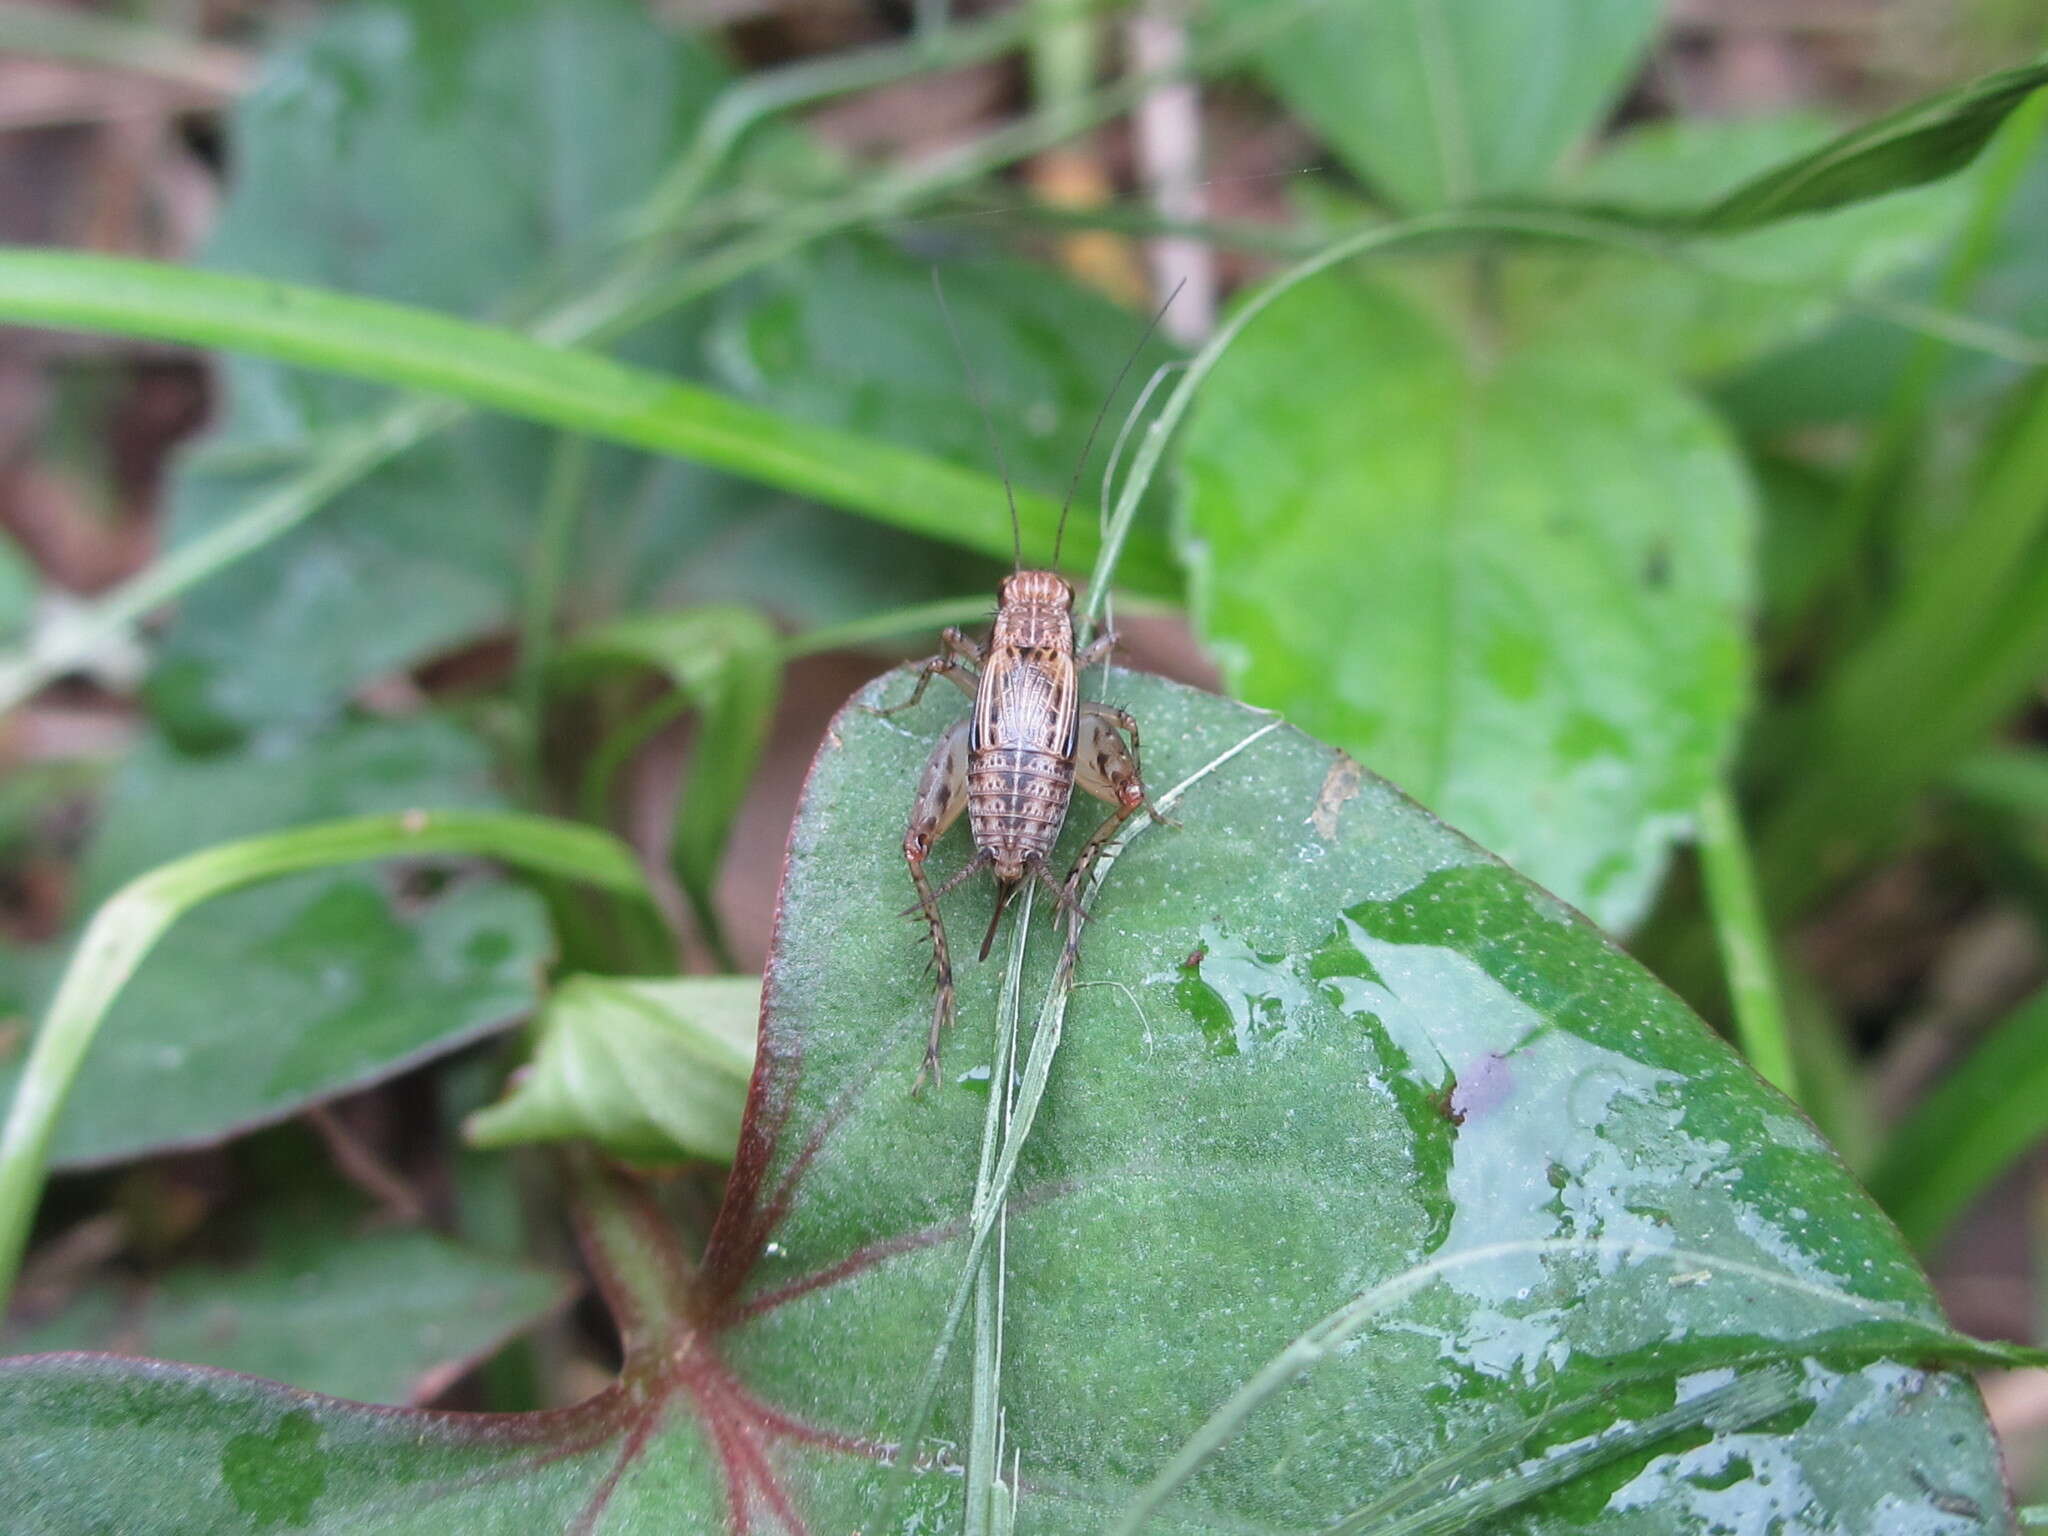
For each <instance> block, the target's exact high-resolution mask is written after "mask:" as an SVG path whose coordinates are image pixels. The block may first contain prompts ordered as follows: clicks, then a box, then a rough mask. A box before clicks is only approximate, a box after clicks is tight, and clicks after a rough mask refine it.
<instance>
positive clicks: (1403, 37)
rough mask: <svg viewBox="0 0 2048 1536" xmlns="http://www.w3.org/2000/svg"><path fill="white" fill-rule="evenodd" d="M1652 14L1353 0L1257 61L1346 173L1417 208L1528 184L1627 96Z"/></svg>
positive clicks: (1652, 0) (1539, 2)
mask: <svg viewBox="0 0 2048 1536" xmlns="http://www.w3.org/2000/svg"><path fill="white" fill-rule="evenodd" d="M1253 3H1254V0H1232V3H1231V6H1230V7H1229V8H1231V9H1235V10H1240V11H1248V10H1250V9H1251V8H1252V5H1253ZM1659 9H1660V7H1659V6H1658V5H1657V4H1656V0H1516V3H1515V4H1512V5H1501V4H1497V3H1493V0H1351V3H1345V4H1337V5H1326V6H1323V7H1321V8H1320V9H1318V10H1317V11H1316V12H1314V13H1313V14H1311V15H1310V16H1309V17H1307V18H1306V19H1304V20H1303V21H1301V22H1300V23H1298V24H1297V25H1295V26H1292V27H1290V28H1288V29H1287V31H1286V32H1285V33H1283V34H1282V35H1281V36H1280V38H1279V39H1278V40H1276V41H1274V42H1273V43H1270V44H1268V45H1267V47H1266V48H1265V49H1264V50H1263V52H1262V54H1261V58H1260V63H1261V68H1262V71H1263V73H1264V75H1265V77H1266V79H1267V81H1268V82H1269V83H1270V84H1271V85H1272V87H1273V89H1274V90H1275V91H1277V92H1278V93H1279V94H1280V96H1281V97H1283V98H1284V99H1285V100H1286V101H1287V103H1288V104H1289V105H1290V106H1292V107H1293V108H1294V109H1295V110H1296V111H1297V112H1299V113H1300V114H1301V115H1302V116H1303V117H1304V118H1306V119H1307V120H1308V121H1309V122H1310V123H1311V124H1312V125H1313V126H1314V127H1315V128H1316V130H1317V131H1318V132H1319V133H1321V134H1322V136H1323V137H1324V138H1325V139H1326V140H1328V141H1329V144H1330V147H1331V148H1332V149H1334V150H1336V151H1337V153H1338V154H1339V155H1341V156H1342V157H1343V158H1344V160H1345V163H1346V164H1347V165H1349V166H1350V167H1351V169H1352V170H1353V171H1355V172H1356V173H1357V174H1358V175H1360V176H1362V177H1364V178H1365V179H1366V180H1367V181H1369V182H1371V183H1372V184H1373V185H1374V186H1375V187H1376V188H1378V189H1379V190H1380V191H1381V192H1382V193H1383V194H1385V196H1386V197H1387V199H1388V200H1389V201H1391V202H1393V203H1394V204H1396V205H1398V206H1399V207H1402V208H1404V209H1412V210H1426V209H1431V208H1439V207H1444V206H1446V205H1452V204H1459V203H1468V202H1471V201H1473V200H1474V199H1477V198H1485V197H1497V196H1499V195H1501V194H1503V193H1512V192H1521V191H1526V190H1528V189H1530V188H1532V187H1536V186H1540V185H1541V184H1542V183H1543V181H1544V180H1545V178H1546V177H1547V176H1548V175H1549V173H1550V171H1551V170H1552V169H1553V168H1554V167H1555V166H1556V164H1557V162H1558V160H1559V159H1560V158H1561V157H1562V156H1563V155H1564V153H1565V151H1567V150H1569V149H1570V148H1571V147H1572V146H1573V145H1574V144H1575V143H1577V141H1578V140H1579V139H1580V138H1582V137H1583V136H1584V135H1585V134H1587V133H1588V132H1590V131H1591V130H1592V129H1593V128H1595V127H1596V126H1598V124H1599V122H1600V120H1601V118H1603V117H1604V116H1605V115H1606V114H1607V111H1608V109H1609V108H1610V107H1611V106H1612V105H1613V103H1614V101H1615V99H1616V98H1617V97H1618V96H1619V95H1620V94H1621V92H1622V90H1623V88H1624V87H1626V86H1627V84H1628V82H1629V79H1630V77H1631V76H1632V75H1633V74H1634V73H1635V71H1636V69H1637V68H1638V67H1639V65H1640V63H1641V60H1642V56H1643V51H1644V49H1645V47H1646V46H1647V45H1648V43H1649V41H1650V37H1651V35H1652V33H1653V32H1654V31H1655V29H1656V26H1657V21H1658V12H1659Z"/></svg>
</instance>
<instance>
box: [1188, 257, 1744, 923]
mask: <svg viewBox="0 0 2048 1536" xmlns="http://www.w3.org/2000/svg"><path fill="white" fill-rule="evenodd" d="M1468 357H1469V352H1468V349H1467V348H1466V347H1465V346H1464V345H1463V343H1462V342H1461V341H1460V340H1459V338H1457V337H1456V336H1455V335H1453V334H1452V333H1451V332H1450V331H1449V330H1448V329H1447V328H1446V327H1445V326H1443V325H1441V324H1439V323H1437V322H1435V321H1433V320H1432V319H1430V318H1429V317H1428V316H1426V315H1425V314H1424V313H1423V312H1421V311H1420V310H1419V309H1418V308H1416V307H1414V306H1413V305H1411V304H1410V303H1408V302H1406V301H1404V300H1402V299H1400V298H1399V297H1397V296H1395V295H1394V294H1393V293H1392V292H1391V291H1389V290H1386V289H1382V288H1378V287H1367V286H1363V285H1361V284H1360V283H1359V282H1357V281H1355V280H1354V279H1352V278H1349V277H1346V276H1344V275H1341V274H1339V275H1331V276H1324V277H1320V278H1316V279H1312V280H1311V281H1310V282H1308V283H1305V284H1303V285H1302V286H1301V287H1300V288H1299V289H1297V290H1296V291H1294V292H1292V293H1289V294H1288V295H1286V296H1285V297H1284V298H1282V299H1280V300H1279V301H1278V302H1277V303H1275V304H1274V305H1273V307H1272V309H1271V310H1270V311H1269V312H1268V313H1266V314H1265V315H1263V316H1261V317H1260V320H1259V322H1258V324H1257V325H1255V326H1252V327H1251V328H1249V329H1248V330H1247V331H1246V332H1245V334H1244V336H1243V337H1242V338H1241V339H1240V340H1239V341H1238V342H1237V344H1236V345H1235V346H1234V347H1233V348H1232V349H1231V351H1230V352H1228V353H1227V354H1225V356H1224V358H1223V360H1222V362H1221V363H1220V364H1219V365H1218V367H1217V369H1216V372H1215V375H1214V377H1213V378H1212V379H1211V380H1210V381H1209V384H1208V385H1207V386H1206V388H1205V391H1204V393H1203V394H1202V395H1201V396H1200V397H1199V398H1198V400H1197V402H1196V407H1195V411H1194V415H1193V421H1192V424H1191V426H1190V430H1189V437H1188V442H1187V445H1186V447H1185V449H1184V450H1183V466H1184V478H1185V502H1184V509H1185V518H1186V535H1185V539H1186V543H1185V548H1186V553H1187V559H1188V562H1189V566H1190V570H1191V584H1192V588H1193V592H1194V608H1195V615H1196V622H1197V625H1198V627H1199V630H1200V632H1201V634H1202V636H1203V638H1204V640H1205V641H1206V642H1207V644H1208V645H1209V647H1210V649H1211V653H1212V654H1213V655H1214V656H1215V658H1216V660H1217V663H1218V665H1219V666H1220V667H1221V669H1222V672H1223V675H1224V678H1225V680H1226V681H1227V682H1228V684H1229V686H1230V688H1231V689H1232V691H1233V692H1235V693H1237V694H1238V695H1240V696H1241V697H1243V698H1246V699H1249V700H1251V701H1252V702H1254V703H1257V704H1263V705H1266V706H1269V707H1271V708H1274V709H1277V710H1280V711H1281V712H1283V713H1284V714H1286V715H1287V717H1288V718H1289V719H1291V720H1295V721H1298V722H1299V723H1300V724H1301V725H1302V726H1303V727H1304V728H1305V729H1311V730H1315V731H1317V732H1318V733H1320V734H1321V735H1323V736H1325V737H1327V738H1328V739H1330V740H1331V741H1334V742H1335V743H1336V744H1337V745H1339V746H1341V747H1342V748H1343V749H1344V750H1345V751H1347V752H1350V753H1351V754H1353V755H1354V756H1356V757H1357V758H1358V759H1359V760H1360V761H1362V762H1364V763H1365V764H1366V765H1367V766H1369V767H1371V768H1372V769H1373V770H1374V771H1375V772H1378V773H1383V774H1385V775H1386V776H1387V777H1389V778H1391V779H1393V780H1394V781H1395V782H1396V783H1398V784H1400V785H1402V786H1403V787H1404V788H1405V789H1407V790H1408V791H1409V792H1410V793H1412V794H1414V795H1416V796H1417V797H1418V798H1420V799H1421V800H1422V801H1423V802H1424V803H1426V804H1428V805H1429V806H1431V807H1432V808H1433V809H1435V810H1437V811H1438V812H1440V813H1441V814H1443V815H1445V816H1447V817H1449V818H1450V819H1451V820H1453V821H1454V822H1456V823H1457V824H1458V825H1460V826H1462V827H1464V828H1466V829H1467V830H1468V831H1470V832H1471V834H1472V835H1473V836H1474V837H1477V838H1479V839H1480V840H1481V841H1483V842H1485V843H1487V844H1488V846H1490V847H1492V848H1493V849H1495V850H1496V851H1497V852H1499V853H1500V854H1501V855H1502V856H1503V857H1505V858H1506V859H1507V860H1508V861H1509V862H1510V863H1512V864H1513V865H1514V866H1515V867H1516V868H1517V869H1520V870H1522V871H1523V872H1524V873H1525V874H1527V875H1529V876H1530V877H1531V878H1532V879H1535V880H1538V881H1540V882H1541V883H1542V884H1544V885H1546V886H1548V887H1549V888H1550V889H1551V890H1553V891H1556V892H1557V893H1558V894H1559V895H1560V896H1562V897H1564V898H1565V899H1566V900H1567V901H1570V902H1571V903H1573V904H1574V905H1576V906H1578V907H1580V908H1582V909H1583V910H1585V911H1586V912H1588V913H1589V914H1590V915H1592V916H1593V917H1594V918H1595V919H1596V920H1597V921H1599V922H1601V923H1603V924H1605V925H1607V926H1609V927H1613V928H1624V927H1626V926H1628V925H1629V924H1630V923H1631V922H1633V921H1634V920H1635V919H1636V918H1637V917H1639V916H1640V915H1641V913H1642V911H1643V909H1644V906H1645V905H1646V903H1647V902H1648V900H1649V898H1650V895H1651V894H1652V892H1653V891H1654V890H1655V888H1656V884H1657V881H1658V878H1659V876H1660V875H1661V873H1662V871H1663V868H1664V863H1665V859H1666V857H1667V854H1668V851H1669V848H1670V845H1671V843H1672V842H1673V840H1674V839H1675V838H1677V837H1679V836H1681V835H1682V834H1683V833H1684V831H1685V829H1686V826H1687V824H1688V821H1689V818H1690V816H1691V814H1692V810H1693V808H1694V806H1695V805H1696V804H1697V803H1698V801H1699V799H1700V796H1701V795H1702V794H1703V793H1704V791H1705V790H1706V788H1707V786H1708V784H1709V783H1710V782H1711V781H1712V778H1713V775H1714V772H1715V769H1716V765H1717V764H1718V763H1719V762H1720V761H1721V760H1722V758H1723V757H1724V756H1725V754H1726V753H1727V752H1728V750H1729V748H1730V747H1731V745H1732V741H1733V733H1734V729H1735V725H1736V722H1737V719H1738V717H1739V712H1740V710H1741V707H1742V704H1743V702H1744V675H1745V666H1746V662H1747V650H1746V645H1745V641H1744V614H1745V609H1746V605H1747V602H1748V594H1749V585H1750V572H1749V540H1750V537H1751V508H1750V497H1749V492H1748V490H1747V488H1746V486H1745V484H1744V479H1743V475H1742V471H1741V467H1740V465H1739V463H1738V462H1737V460H1736V458H1735V456H1734V454H1733V453H1732V451H1731V450H1730V448H1729V446H1728V444H1727V443H1726V441H1725V440H1724V438H1723V437H1722V434H1721V433H1720V432H1719V431H1718V430H1717V429H1716V427H1715V426H1714V424H1713V422H1712V421H1711V419H1710V418H1708V417H1707V416H1706V415H1705V413H1703V412H1702V411H1701V410H1699V409H1698V408H1697V407H1696V406H1695V405H1694V404H1692V403H1691V402H1690V401H1689V400H1687V399H1686V398H1685V396H1683V395H1682V394H1680V393H1679V392H1678V391H1677V390H1676V389H1675V388H1674V387H1673V386H1672V385H1671V384H1670V382H1669V381H1668V380H1667V379H1666V378H1664V377H1663V376H1661V375H1660V374H1658V373H1656V372H1654V371H1652V370H1649V369H1647V368H1641V367H1637V366H1633V365H1631V364H1630V363H1628V362H1626V361H1624V360H1622V359H1619V358H1603V357H1600V356H1598V355H1588V356H1581V355H1579V354H1577V353H1576V352H1574V351H1571V350H1568V349H1537V350H1531V351H1527V352H1517V353H1511V354H1509V355H1508V356H1506V357H1504V358H1499V359H1496V360H1493V361H1491V362H1486V363H1477V364H1475V363H1473V362H1470V361H1468Z"/></svg>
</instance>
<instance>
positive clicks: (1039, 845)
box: [967, 747, 1074, 880]
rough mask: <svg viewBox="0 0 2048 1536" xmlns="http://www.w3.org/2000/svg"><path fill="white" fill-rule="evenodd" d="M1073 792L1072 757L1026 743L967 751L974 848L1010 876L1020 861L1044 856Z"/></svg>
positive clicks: (1056, 835) (1000, 874)
mask: <svg viewBox="0 0 2048 1536" xmlns="http://www.w3.org/2000/svg"><path fill="white" fill-rule="evenodd" d="M1073 793H1074V760H1073V758H1072V757H1071V756H1067V755H1064V754H1061V753H1057V752H1046V751H1041V750H1038V749H1035V748H1031V747H982V748H977V749H974V750H971V751H970V752H969V753H968V754H967V821H968V824H969V826H971V827H972V828H973V831H974V846H975V848H976V849H977V850H978V851H980V852H982V853H986V854H987V855H988V856H989V857H990V858H991V859H992V860H993V861H994V863H995V866H996V878H997V879H999V880H1014V879H1015V878H1017V876H1018V874H1019V873H1021V872H1022V869H1023V865H1024V862H1025V861H1026V860H1027V859H1030V858H1032V857H1034V856H1035V857H1037V858H1041V859H1043V858H1046V857H1047V856H1049V855H1050V854H1051V853H1052V845H1053V843H1054V842H1055V841H1057V840H1058V838H1059V835H1060V823H1061V822H1063V821H1065V820H1066V816H1067V801H1068V799H1069V798H1070V797H1071V796H1072V795H1073Z"/></svg>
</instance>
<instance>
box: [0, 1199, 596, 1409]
mask: <svg viewBox="0 0 2048 1536" xmlns="http://www.w3.org/2000/svg"><path fill="white" fill-rule="evenodd" d="M368 1214H369V1213H368V1212H367V1211H366V1210H364V1209H362V1208H361V1203H360V1202H353V1201H338V1200H332V1199H328V1200H323V1201H317V1202H304V1201H302V1202H299V1208H294V1209H273V1210H269V1211H267V1212H266V1213H265V1215H264V1218H263V1219H262V1220H260V1221H258V1222H257V1223H255V1226H254V1231H253V1232H252V1233H251V1234H250V1236H251V1237H252V1238H253V1239H254V1241H255V1243H256V1257H255V1258H254V1259H253V1260H251V1261H250V1262H248V1263H243V1264H217V1263H189V1264H181V1265H178V1266H175V1267H173V1268H172V1269H170V1270H168V1271H166V1272H165V1273H164V1275H163V1276H162V1277H161V1279H160V1280H158V1281H155V1282H153V1283H150V1284H148V1285H146V1286H117V1285H114V1284H111V1283H106V1282H101V1283H98V1284H95V1285H93V1286H91V1287H89V1288H88V1289H87V1290H85V1291H84V1292H83V1293H82V1294H81V1295H79V1296H77V1297H76V1298H75V1299H73V1300H72V1301H71V1302H70V1303H69V1304H67V1306H66V1307H65V1309H64V1310H63V1311H62V1312H61V1313H59V1314H58V1315H57V1316H56V1317H53V1318H51V1319H49V1320H47V1321H45V1322H42V1323H40V1324H39V1325H37V1326H36V1327H33V1328H30V1329H27V1330H25V1331H20V1332H17V1333H15V1334H12V1335H10V1336H9V1337H8V1339H7V1347H8V1351H9V1352H10V1353H16V1354H31V1353H44V1352H51V1351H58V1350H74V1349H95V1350H105V1349H112V1350H118V1351H119V1352H121V1353H123V1354H131V1355H153V1356H157V1357H159V1358H162V1359H166V1360H182V1361H186V1362H189V1363H191V1364H193V1365H211V1366H218V1367H220V1368H221V1369H223V1370H230V1371H241V1372H244V1373H245V1374H248V1375H252V1376H267V1377H271V1378H274V1379H276V1380H278V1381H285V1382H290V1383H291V1384H292V1385H293V1386H296V1387H304V1388H306V1389H308V1390H310V1391H315V1392H328V1393H332V1394H334V1395H335V1396H337V1397H347V1398H354V1399H357V1400H359V1401H362V1402H368V1403H407V1402H420V1401H423V1400H425V1399H428V1398H432V1397H436V1396H438V1395H439V1394H440V1393H441V1392H443V1391H445V1390H446V1389H447V1387H448V1385H449V1384H450V1383H451V1382H452V1381H454V1380H455V1379H456V1378H457V1377H458V1376H460V1375H462V1374H463V1372H464V1371H465V1370H467V1369H468V1368H469V1367H470V1366H471V1365H473V1364H474V1363H475V1362H476V1361H478V1360H480V1359H482V1358H484V1357H486V1356H488V1355H490V1354H491V1353H492V1352H493V1351H494V1350H496V1349H497V1348H498V1346H499V1345H501V1344H502V1343H504V1342H505V1341H506V1340H507V1339H509V1338H512V1337H514V1336H515V1335H517V1334H520V1333H523V1332H524V1331H525V1330H526V1329H528V1328H530V1327H532V1326H533V1325H534V1324H535V1323H537V1322H539V1321H540V1320H541V1319H542V1318H544V1317H546V1316H547V1315H548V1314H550V1313H552V1312H554V1311H556V1310H558V1309H559V1308H560V1307H561V1306H562V1305H563V1304H564V1303H565V1302H567V1301H568V1299H569V1297H570V1296H571V1295H572V1294H573V1291H574V1286H573V1283H572V1282H571V1281H569V1280H568V1278H567V1277H565V1276H562V1275H554V1274H548V1273H547V1272H545V1271H543V1270H538V1269H533V1268H531V1267H529V1266H527V1265H523V1264H516V1263H513V1262H511V1261H510V1260H507V1259H504V1258H500V1257H497V1256H495V1255H491V1254H487V1253H484V1252H482V1251H481V1250H478V1249H475V1248H470V1247H466V1246H464V1245H462V1244H459V1243H453V1242H450V1241H449V1240H448V1239H446V1238H443V1237H439V1236H436V1235H435V1234H434V1233H431V1232H424V1231H420V1230H418V1229H389V1228H387V1229H383V1230H378V1229H375V1228H373V1227H370V1226H369V1225H368V1224H367V1223H368Z"/></svg>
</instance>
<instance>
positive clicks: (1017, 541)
mask: <svg viewBox="0 0 2048 1536" xmlns="http://www.w3.org/2000/svg"><path fill="white" fill-rule="evenodd" d="M932 292H933V293H935V294H937V295H938V296H939V313H940V314H941V315H943V316H945V319H946V333H947V334H948V335H949V336H951V337H952V338H953V351H954V353H955V355H957V356H958V357H959V359H960V371H961V372H962V373H964V374H965V375H967V393H968V394H970V395H972V396H973V397H974V405H975V409H977V410H979V411H980V412H981V424H982V426H983V427H985V428H987V429H988V445H989V447H991V448H993V449H994V450H995V455H996V468H997V469H999V470H1001V471H1002V476H1003V494H1004V495H1005V496H1006V497H1008V498H1009V501H1010V553H1011V565H1010V568H1011V569H1012V570H1013V571H1021V570H1023V569H1024V531H1023V529H1022V528H1021V527H1020V526H1019V524H1018V522H1017V492H1016V490H1015V489H1014V488H1013V487H1012V486H1011V484H1010V464H1009V461H1008V460H1007V459H1005V458H1004V457H1003V440H1002V438H1000V437H998V436H997V435H996V421H995V418H994V417H993V416H991V415H989V413H988V397H987V396H986V395H984V394H983V393H982V392H981V380H980V379H977V378H976V377H975V376H974V364H973V363H971V362H969V361H968V359H967V346H966V344H965V343H964V342H962V341H961V340H960V327H959V326H957V325H955V324H954V323H953V311H952V308H951V307H950V306H949V305H948V304H947V303H946V285H945V284H944V283H942V282H940V281H939V269H938V268H937V267H936V266H934V267H933V268H932ZM1054 558H1055V559H1057V558H1058V552H1057V550H1055V552H1054Z"/></svg>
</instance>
